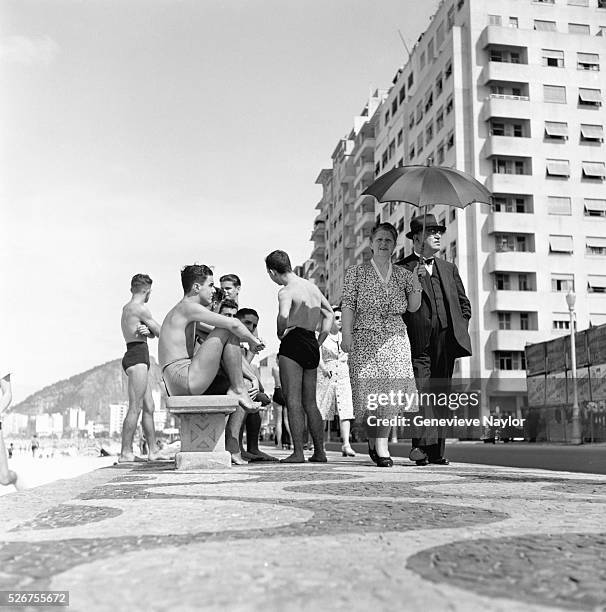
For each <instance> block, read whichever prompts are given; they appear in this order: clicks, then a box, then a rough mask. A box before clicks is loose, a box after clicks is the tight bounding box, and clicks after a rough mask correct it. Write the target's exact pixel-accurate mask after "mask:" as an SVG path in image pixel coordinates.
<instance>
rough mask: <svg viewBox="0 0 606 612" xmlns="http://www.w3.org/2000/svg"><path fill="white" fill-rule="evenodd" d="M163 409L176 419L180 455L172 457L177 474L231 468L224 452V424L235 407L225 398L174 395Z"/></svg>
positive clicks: (219, 396)
mask: <svg viewBox="0 0 606 612" xmlns="http://www.w3.org/2000/svg"><path fill="white" fill-rule="evenodd" d="M166 407H167V409H168V411H169V412H170V413H171V414H174V415H176V416H178V417H179V430H180V432H181V452H179V453H177V454H176V456H175V462H176V467H177V469H178V470H196V469H208V468H226V467H231V455H230V454H229V452H227V451H226V450H225V421H226V417H228V416H229V415H230V414H231V413H232V412H235V411H236V408H237V407H238V400H237V399H236V398H234V397H231V396H228V395H177V396H171V397H168V398H167V400H166Z"/></svg>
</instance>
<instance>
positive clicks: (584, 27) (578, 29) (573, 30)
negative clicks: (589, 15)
mask: <svg viewBox="0 0 606 612" xmlns="http://www.w3.org/2000/svg"><path fill="white" fill-rule="evenodd" d="M568 33H569V34H581V35H582V36H589V25H588V24H586V23H569V24H568Z"/></svg>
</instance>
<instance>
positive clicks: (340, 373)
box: [316, 306, 356, 457]
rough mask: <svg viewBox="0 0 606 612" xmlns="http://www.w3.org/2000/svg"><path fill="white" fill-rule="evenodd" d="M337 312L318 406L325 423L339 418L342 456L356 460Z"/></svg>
mask: <svg viewBox="0 0 606 612" xmlns="http://www.w3.org/2000/svg"><path fill="white" fill-rule="evenodd" d="M333 311H334V313H335V322H334V323H333V328H332V329H331V333H330V334H329V335H328V337H327V338H326V340H324V343H323V344H322V346H321V347H320V365H319V366H318V383H317V387H316V402H317V404H318V409H319V410H320V414H321V415H322V419H323V420H324V421H332V420H333V418H334V416H335V412H336V413H337V414H338V415H339V429H340V430H341V442H342V446H341V453H342V454H343V457H355V456H356V453H355V452H354V450H353V448H351V445H350V443H349V434H350V431H351V422H352V420H353V418H354V413H353V402H352V398H351V385H350V382H349V366H348V365H347V353H346V352H344V351H343V350H342V349H341V309H340V308H339V307H338V306H337V307H335V308H333Z"/></svg>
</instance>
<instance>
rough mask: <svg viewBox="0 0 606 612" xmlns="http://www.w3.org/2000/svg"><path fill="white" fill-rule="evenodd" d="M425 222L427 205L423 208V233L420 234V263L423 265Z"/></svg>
mask: <svg viewBox="0 0 606 612" xmlns="http://www.w3.org/2000/svg"><path fill="white" fill-rule="evenodd" d="M426 221H427V204H425V206H423V233H422V234H421V263H423V264H424V263H425V255H423V251H424V250H425V222H426Z"/></svg>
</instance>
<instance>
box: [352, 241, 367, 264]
mask: <svg viewBox="0 0 606 612" xmlns="http://www.w3.org/2000/svg"><path fill="white" fill-rule="evenodd" d="M367 249H370V240H369V239H368V238H363V239H362V241H361V242H360V243H359V244H358V245H357V246H356V249H355V251H354V256H355V258H356V261H362V255H363V254H364V251H366V250H367Z"/></svg>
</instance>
